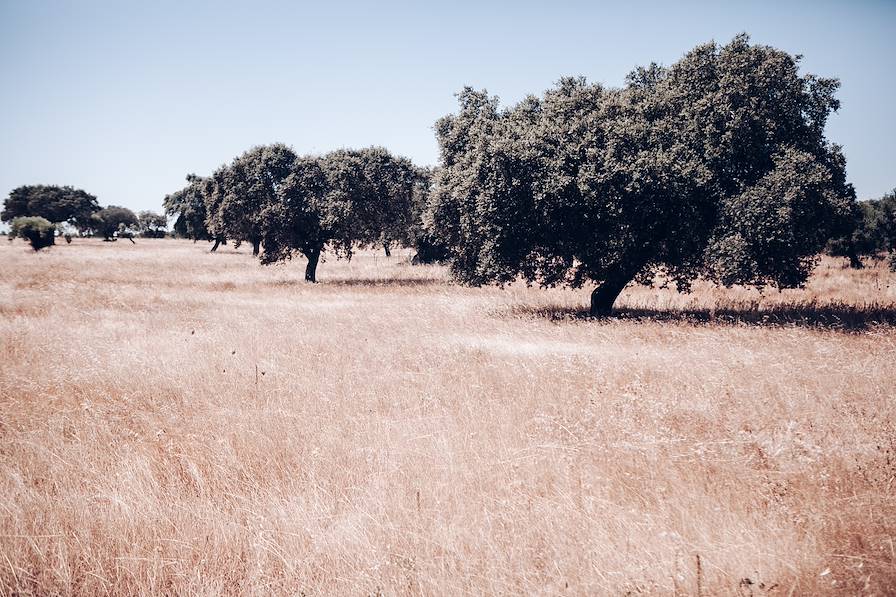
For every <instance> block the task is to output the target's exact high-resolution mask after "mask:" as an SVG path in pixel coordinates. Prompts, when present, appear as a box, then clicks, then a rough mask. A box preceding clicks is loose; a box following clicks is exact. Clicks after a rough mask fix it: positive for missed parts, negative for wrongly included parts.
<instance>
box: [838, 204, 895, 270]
mask: <svg viewBox="0 0 896 597" xmlns="http://www.w3.org/2000/svg"><path fill="white" fill-rule="evenodd" d="M894 222H896V191H892V192H890V193H889V194H887V195H885V196H884V197H883V198H882V199H874V200H871V201H859V202H857V203H856V204H855V205H854V206H853V210H852V212H851V213H850V217H849V218H848V220H847V221H846V222H845V223H844V225H843V227H842V229H841V230H840V231H839V232H838V234H837V236H836V237H835V238H832V239H831V241H830V242H829V243H828V253H829V254H831V255H834V256H836V257H848V258H849V261H850V265H851V266H852V267H853V268H856V269H861V268H862V267H863V265H862V261H861V257H863V256H871V257H876V256H877V255H879V254H880V253H881V252H883V251H890V250H893V249H894V248H896V240H894V234H893V230H894V229H896V223H894Z"/></svg>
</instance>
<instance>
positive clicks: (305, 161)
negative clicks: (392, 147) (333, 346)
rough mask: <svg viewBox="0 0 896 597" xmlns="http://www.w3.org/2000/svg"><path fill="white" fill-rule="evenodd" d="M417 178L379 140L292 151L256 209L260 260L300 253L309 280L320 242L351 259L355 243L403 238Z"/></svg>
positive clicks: (406, 234)
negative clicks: (270, 196) (319, 151)
mask: <svg viewBox="0 0 896 597" xmlns="http://www.w3.org/2000/svg"><path fill="white" fill-rule="evenodd" d="M418 182H419V181H418V172H417V169H416V168H415V167H414V166H413V164H411V162H410V161H408V160H406V159H404V158H398V157H394V156H392V155H391V154H389V152H387V151H386V150H385V149H382V148H377V147H374V148H368V149H362V150H340V151H335V152H332V153H329V154H326V155H324V156H322V157H305V158H296V159H294V160H293V163H292V166H291V168H290V171H289V174H288V176H286V177H285V178H284V179H283V180H282V184H280V185H279V187H278V188H277V192H276V195H275V197H274V200H273V201H270V202H268V203H267V204H266V205H265V206H264V208H263V210H262V212H261V214H260V217H259V222H260V224H261V226H260V230H261V239H262V242H263V244H264V255H263V256H262V262H263V263H273V262H275V261H280V260H284V259H289V258H291V257H292V256H293V255H294V254H296V253H299V254H301V255H304V256H305V257H306V258H307V259H308V267H307V268H306V271H305V278H306V279H307V280H309V281H312V282H313V281H316V269H317V263H318V261H319V259H320V256H321V253H322V252H323V251H324V250H330V251H332V252H333V253H335V254H336V255H337V256H339V257H344V258H348V259H350V258H351V256H352V253H353V250H354V248H355V247H357V246H381V245H382V244H384V243H386V242H391V241H397V242H400V243H407V242H408V241H409V239H410V233H409V229H410V226H411V221H412V218H413V203H414V200H415V193H416V192H417V185H418Z"/></svg>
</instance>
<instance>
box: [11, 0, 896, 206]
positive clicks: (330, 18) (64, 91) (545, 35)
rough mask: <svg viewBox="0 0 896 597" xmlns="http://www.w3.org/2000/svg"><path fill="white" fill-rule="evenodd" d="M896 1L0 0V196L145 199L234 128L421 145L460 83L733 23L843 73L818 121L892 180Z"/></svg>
mask: <svg viewBox="0 0 896 597" xmlns="http://www.w3.org/2000/svg"><path fill="white" fill-rule="evenodd" d="M894 25H896V2H894V1H892V0H890V1H876V2H873V1H866V2H862V1H856V2H842V3H832V2H823V1H816V2H808V1H807V2H789V1H786V0H780V1H777V2H749V3H747V2H743V3H741V2H737V3H733V2H732V3H727V2H703V3H699V2H643V3H640V2H629V3H625V2H619V1H616V2H608V3H605V4H604V3H600V2H563V1H554V2H545V1H541V2H525V1H516V2H487V1H481V2H448V1H443V2H439V3H433V4H423V3H410V2H408V3H400V2H316V3H313V4H311V3H307V4H306V3H301V2H264V1H255V2H241V3H230V2H214V3H212V2H208V3H201V2H189V1H179V2H168V1H152V2H121V1H119V2H89V1H86V0H85V1H82V2H47V1H42V0H0V89H2V93H0V131H2V137H0V197H5V196H6V195H7V194H8V193H9V191H10V190H11V189H12V188H14V187H16V186H19V185H22V184H32V183H47V184H71V185H74V186H76V187H81V188H84V189H86V190H88V191H90V192H91V193H93V194H95V195H97V197H98V198H99V200H100V203H102V204H104V205H106V204H120V205H125V206H128V207H131V208H132V209H135V210H138V209H154V210H159V209H160V208H161V202H162V198H163V197H164V195H165V194H166V193H168V192H171V191H174V190H176V189H177V188H179V187H181V186H182V185H183V178H184V175H185V174H187V173H188V172H196V173H198V174H208V173H209V172H211V171H212V170H213V169H214V168H215V167H217V166H218V165H220V164H222V163H224V162H227V161H229V160H230V159H231V158H232V157H234V156H235V155H237V154H239V153H241V152H242V151H244V150H245V149H248V148H249V147H250V146H252V145H255V144H260V143H270V142H274V141H281V142H284V143H287V144H289V145H292V146H293V147H295V149H296V150H297V151H299V152H300V153H305V152H323V151H328V150H331V149H334V148H338V147H360V146H366V145H372V144H377V145H383V146H385V147H387V148H389V149H390V150H392V151H394V152H396V153H399V154H403V155H406V156H408V157H410V158H411V159H413V160H414V161H415V162H417V163H419V164H432V163H435V162H436V157H437V149H436V142H435V138H434V136H433V131H432V125H433V122H434V121H435V120H436V119H437V118H438V117H440V116H442V115H444V114H446V113H448V112H451V111H453V110H454V108H455V99H454V93H456V92H457V91H459V90H460V89H461V88H462V87H463V86H464V85H473V86H475V87H479V88H481V87H485V88H487V89H488V90H489V92H490V93H493V94H497V95H499V96H500V97H501V99H502V100H503V101H504V102H505V103H510V102H515V101H517V100H519V99H520V98H522V97H523V96H524V95H525V94H527V93H539V92H541V91H543V90H544V89H546V88H548V87H549V86H551V85H552V83H553V82H554V81H556V80H557V79H558V78H560V77H561V76H563V75H585V76H586V77H588V79H589V80H594V81H600V82H603V83H605V84H609V85H619V84H621V83H622V81H623V79H624V77H625V75H626V73H627V72H629V71H630V70H631V69H632V68H633V67H635V66H638V65H644V64H648V63H649V62H651V61H657V62H660V63H663V64H671V63H672V62H674V61H675V60H677V59H678V58H679V57H680V56H681V55H682V54H683V53H684V52H686V51H687V50H688V49H690V48H692V47H693V46H695V45H697V44H698V43H702V42H705V41H708V40H711V39H715V40H716V41H720V42H725V41H728V40H730V39H731V37H733V36H734V35H735V34H737V33H738V32H741V31H746V32H748V33H749V34H750V35H751V36H752V38H753V41H755V42H759V43H766V44H771V45H773V46H776V47H779V48H782V49H785V50H787V51H789V52H792V53H800V54H803V55H805V59H804V62H803V65H804V69H805V70H806V71H809V72H813V73H816V74H819V75H823V76H836V77H839V78H840V79H841V81H842V83H843V86H842V88H841V90H840V93H839V97H840V99H841V101H842V103H843V107H842V109H841V111H840V113H839V114H838V115H836V116H834V117H833V119H832V121H831V122H830V124H829V126H828V135H829V138H830V139H832V140H833V141H835V142H838V143H841V144H842V145H844V147H845V152H846V156H847V160H848V174H849V179H850V181H851V182H852V183H853V184H855V186H856V189H857V191H858V194H859V197H862V198H871V197H877V196H880V195H882V194H883V193H884V192H886V191H888V190H890V189H892V188H893V187H894V186H896V157H894V156H896V117H894V98H896V77H894V75H896V34H894Z"/></svg>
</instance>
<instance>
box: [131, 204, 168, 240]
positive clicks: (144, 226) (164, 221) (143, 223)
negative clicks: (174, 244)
mask: <svg viewBox="0 0 896 597" xmlns="http://www.w3.org/2000/svg"><path fill="white" fill-rule="evenodd" d="M137 222H138V227H139V229H140V235H141V236H144V237H147V238H164V237H165V233H166V232H167V231H168V218H166V217H165V216H164V215H162V214H157V213H155V212H153V211H141V212H140V213H139V214H137Z"/></svg>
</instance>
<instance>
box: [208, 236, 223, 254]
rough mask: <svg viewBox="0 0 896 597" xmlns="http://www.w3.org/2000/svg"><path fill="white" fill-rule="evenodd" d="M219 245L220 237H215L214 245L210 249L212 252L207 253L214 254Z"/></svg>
mask: <svg viewBox="0 0 896 597" xmlns="http://www.w3.org/2000/svg"><path fill="white" fill-rule="evenodd" d="M220 244H221V238H220V237H216V238H215V245H214V246H213V247H212V250H211V251H209V252H210V253H214V252H215V251H217V250H218V245H220Z"/></svg>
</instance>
